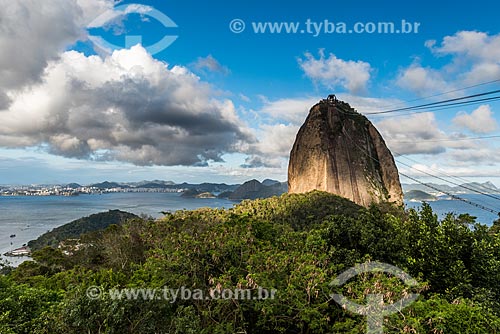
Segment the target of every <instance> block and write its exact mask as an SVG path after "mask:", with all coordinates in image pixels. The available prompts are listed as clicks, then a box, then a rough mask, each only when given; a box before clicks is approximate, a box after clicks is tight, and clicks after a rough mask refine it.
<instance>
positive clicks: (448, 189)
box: [401, 181, 500, 195]
mask: <svg viewBox="0 0 500 334" xmlns="http://www.w3.org/2000/svg"><path fill="white" fill-rule="evenodd" d="M427 184H428V185H430V186H432V187H434V188H437V189H439V190H440V191H441V192H443V193H450V194H452V195H456V194H469V193H474V191H473V190H476V191H480V192H484V193H488V194H498V193H500V189H499V188H497V187H496V186H495V185H494V184H493V183H492V182H490V181H487V182H483V183H479V182H469V183H463V184H461V185H460V186H449V185H446V184H436V183H427ZM401 186H402V187H403V191H404V192H405V193H407V192H409V191H411V190H419V191H424V192H427V193H429V194H432V195H436V194H438V192H437V191H436V190H434V189H431V188H429V187H426V186H425V185H423V184H407V183H403V184H401ZM470 189H473V190H470Z"/></svg>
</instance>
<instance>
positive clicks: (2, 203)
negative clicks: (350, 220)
mask: <svg viewBox="0 0 500 334" xmlns="http://www.w3.org/2000/svg"><path fill="white" fill-rule="evenodd" d="M460 196H461V197H463V198H466V199H468V200H471V201H473V202H476V203H478V204H482V205H484V206H487V207H490V208H492V209H496V210H500V202H499V201H496V200H495V199H492V198H488V197H484V196H481V195H460ZM234 204H235V202H233V201H229V200H223V199H216V198H184V197H181V196H180V194H179V193H114V194H103V195H80V196H74V197H64V196H40V197H37V196H12V197H11V196H0V254H4V253H5V252H7V251H10V250H12V249H15V248H19V247H21V246H23V244H25V243H27V242H28V241H30V240H32V239H36V238H37V237H38V236H40V235H41V234H43V233H45V232H47V231H50V230H52V229H53V228H55V227H57V226H60V225H63V224H66V223H69V222H70V221H72V220H75V219H78V218H81V217H84V216H88V215H91V214H93V213H98V212H103V211H108V210H112V209H120V210H123V211H128V212H132V213H135V214H138V215H139V214H147V215H151V216H153V217H161V216H162V214H161V213H160V211H169V210H170V211H176V210H180V209H188V210H189V209H196V208H200V207H212V208H214V207H218V208H230V207H232V206H233V205H234ZM429 204H430V205H431V207H432V208H433V210H434V211H435V212H436V213H437V214H438V215H439V217H440V218H442V217H443V216H444V215H445V214H446V213H448V212H455V213H457V214H460V213H469V214H471V215H472V216H476V217H477V221H478V222H481V223H483V224H486V225H491V224H492V222H493V221H494V220H495V219H497V218H498V215H497V214H494V213H490V212H487V211H483V210H481V209H479V208H477V207H474V206H471V205H469V204H467V203H464V202H461V201H458V200H447V199H441V200H439V201H436V202H430V203H429ZM406 205H407V207H415V208H418V207H420V205H421V204H420V203H418V202H406ZM11 235H15V237H11ZM2 258H3V259H8V260H9V261H10V262H11V263H12V264H14V265H15V264H17V263H19V262H21V261H23V260H24V259H25V258H11V257H10V258H5V257H3V255H2Z"/></svg>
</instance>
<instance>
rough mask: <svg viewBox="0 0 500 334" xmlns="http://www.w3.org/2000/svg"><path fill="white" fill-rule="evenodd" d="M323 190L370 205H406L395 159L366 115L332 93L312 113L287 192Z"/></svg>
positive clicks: (293, 162) (290, 167)
mask: <svg viewBox="0 0 500 334" xmlns="http://www.w3.org/2000/svg"><path fill="white" fill-rule="evenodd" d="M315 189H317V190H322V191H327V192H330V193H334V194H337V195H339V196H342V197H345V198H348V199H350V200H351V201H353V202H355V203H357V204H359V205H363V206H369V205H370V204H371V203H380V202H393V203H395V204H398V205H400V204H402V203H403V192H402V190H401V184H400V182H399V175H398V170H397V168H396V164H395V162H394V158H393V156H392V154H391V152H390V151H389V149H388V148H387V146H386V145H385V142H384V139H383V138H382V136H381V135H380V133H379V132H378V131H377V129H376V128H375V127H374V126H373V124H372V123H371V122H370V121H369V120H368V119H367V118H366V117H365V116H363V115H361V114H359V113H357V112H356V111H355V110H354V109H353V108H351V107H350V106H349V104H347V103H345V102H342V101H339V100H337V99H336V98H335V96H333V95H330V96H329V97H328V99H325V100H321V101H320V102H319V103H318V104H316V105H315V106H313V107H312V108H311V110H310V111H309V115H308V117H307V119H306V121H305V123H304V124H303V125H302V127H301V128H300V130H299V132H298V134H297V137H296V139H295V143H294V145H293V148H292V151H291V153H290V162H289V165H288V192H289V193H304V192H308V191H311V190H315Z"/></svg>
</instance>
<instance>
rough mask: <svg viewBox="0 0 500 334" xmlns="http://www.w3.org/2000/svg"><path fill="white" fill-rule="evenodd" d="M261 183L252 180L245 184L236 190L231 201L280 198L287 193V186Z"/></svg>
mask: <svg viewBox="0 0 500 334" xmlns="http://www.w3.org/2000/svg"><path fill="white" fill-rule="evenodd" d="M266 183H267V184H268V185H265V184H264V183H260V182H259V181H257V180H250V181H247V182H245V183H243V184H242V185H241V186H239V187H238V188H236V190H235V191H234V192H233V193H232V194H230V195H229V197H228V198H229V199H231V200H242V199H257V198H267V197H272V196H279V195H281V194H283V193H286V190H287V189H286V188H287V185H286V183H284V184H283V183H281V182H278V181H276V182H273V183H271V182H266Z"/></svg>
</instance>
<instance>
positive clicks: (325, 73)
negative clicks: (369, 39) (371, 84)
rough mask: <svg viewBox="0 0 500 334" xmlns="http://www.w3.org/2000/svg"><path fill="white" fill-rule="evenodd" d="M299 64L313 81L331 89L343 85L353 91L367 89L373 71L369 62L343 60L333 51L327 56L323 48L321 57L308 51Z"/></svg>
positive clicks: (320, 53) (320, 52) (357, 91)
mask: <svg viewBox="0 0 500 334" xmlns="http://www.w3.org/2000/svg"><path fill="white" fill-rule="evenodd" d="M299 65H300V67H301V69H302V70H303V71H304V73H305V74H306V76H307V77H308V78H310V79H311V80H312V81H313V82H317V83H320V84H322V85H323V86H325V87H327V88H331V89H333V88H336V87H343V88H345V89H347V90H348V91H349V92H352V93H359V92H362V91H364V90H365V89H366V85H367V84H368V81H369V80H370V73H371V71H372V68H371V66H370V64H369V63H367V62H364V61H361V60H358V61H354V60H343V59H340V58H337V57H336V56H335V55H334V54H332V53H330V54H329V55H328V57H325V53H324V51H323V50H320V51H319V58H315V57H314V55H312V54H311V53H309V52H308V53H306V54H305V55H304V58H303V59H302V58H300V59H299Z"/></svg>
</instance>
